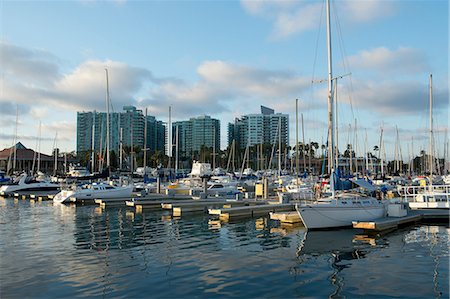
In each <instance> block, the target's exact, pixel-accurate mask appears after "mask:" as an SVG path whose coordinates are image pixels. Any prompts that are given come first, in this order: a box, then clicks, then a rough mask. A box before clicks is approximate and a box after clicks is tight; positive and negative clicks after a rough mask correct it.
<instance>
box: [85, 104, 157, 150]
mask: <svg viewBox="0 0 450 299" xmlns="http://www.w3.org/2000/svg"><path fill="white" fill-rule="evenodd" d="M106 114H107V113H106V112H97V111H91V112H84V111H83V112H77V154H78V153H80V152H90V151H91V150H92V144H94V151H96V152H98V151H100V149H103V150H104V149H105V148H106V135H107V134H106V116H107V115H106ZM145 121H147V151H148V153H150V154H151V153H154V152H155V151H164V141H165V127H164V124H163V122H162V121H158V120H156V118H155V117H154V116H147V118H145V115H144V114H143V113H142V110H140V109H136V107H134V106H124V107H123V111H122V112H111V113H109V122H110V142H111V144H110V149H111V150H113V151H115V152H116V153H118V152H119V148H120V141H122V145H123V146H128V147H129V146H133V147H138V148H141V149H143V148H144V142H145V137H144V132H145Z"/></svg>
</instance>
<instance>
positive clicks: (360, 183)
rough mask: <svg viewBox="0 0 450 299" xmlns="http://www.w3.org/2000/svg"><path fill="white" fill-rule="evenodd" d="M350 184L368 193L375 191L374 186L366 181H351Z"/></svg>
mask: <svg viewBox="0 0 450 299" xmlns="http://www.w3.org/2000/svg"><path fill="white" fill-rule="evenodd" d="M351 182H352V183H353V184H355V185H357V186H358V187H361V188H364V189H366V190H368V191H370V192H373V191H376V190H377V188H376V187H375V186H374V185H372V184H371V183H369V182H368V181H366V180H364V179H356V180H351Z"/></svg>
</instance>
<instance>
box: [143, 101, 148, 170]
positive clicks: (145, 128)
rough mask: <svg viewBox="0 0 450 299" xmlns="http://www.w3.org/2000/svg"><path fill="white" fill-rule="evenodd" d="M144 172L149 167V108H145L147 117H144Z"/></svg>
mask: <svg viewBox="0 0 450 299" xmlns="http://www.w3.org/2000/svg"><path fill="white" fill-rule="evenodd" d="M144 122H145V123H144V161H143V164H144V165H143V166H144V174H145V173H146V169H147V168H146V167H147V108H145V117H144Z"/></svg>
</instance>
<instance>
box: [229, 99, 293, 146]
mask: <svg viewBox="0 0 450 299" xmlns="http://www.w3.org/2000/svg"><path fill="white" fill-rule="evenodd" d="M279 136H281V143H282V145H283V146H284V147H285V146H287V145H288V144H289V115H288V114H281V113H275V111H274V110H273V109H270V108H268V107H265V106H261V114H248V115H244V116H242V117H241V118H236V119H235V121H234V123H229V124H228V145H229V146H231V144H232V143H233V140H234V141H235V142H236V145H237V147H238V148H240V149H244V148H245V147H247V146H249V147H251V146H254V145H259V144H278V141H279Z"/></svg>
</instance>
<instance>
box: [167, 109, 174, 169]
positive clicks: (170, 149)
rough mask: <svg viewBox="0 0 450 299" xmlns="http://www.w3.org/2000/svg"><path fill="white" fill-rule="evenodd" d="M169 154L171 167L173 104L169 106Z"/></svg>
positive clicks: (168, 166)
mask: <svg viewBox="0 0 450 299" xmlns="http://www.w3.org/2000/svg"><path fill="white" fill-rule="evenodd" d="M167 141H168V142H167V156H168V157H169V164H168V165H167V168H170V166H171V165H170V164H171V159H172V146H173V140H172V106H169V125H168V126H167Z"/></svg>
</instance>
